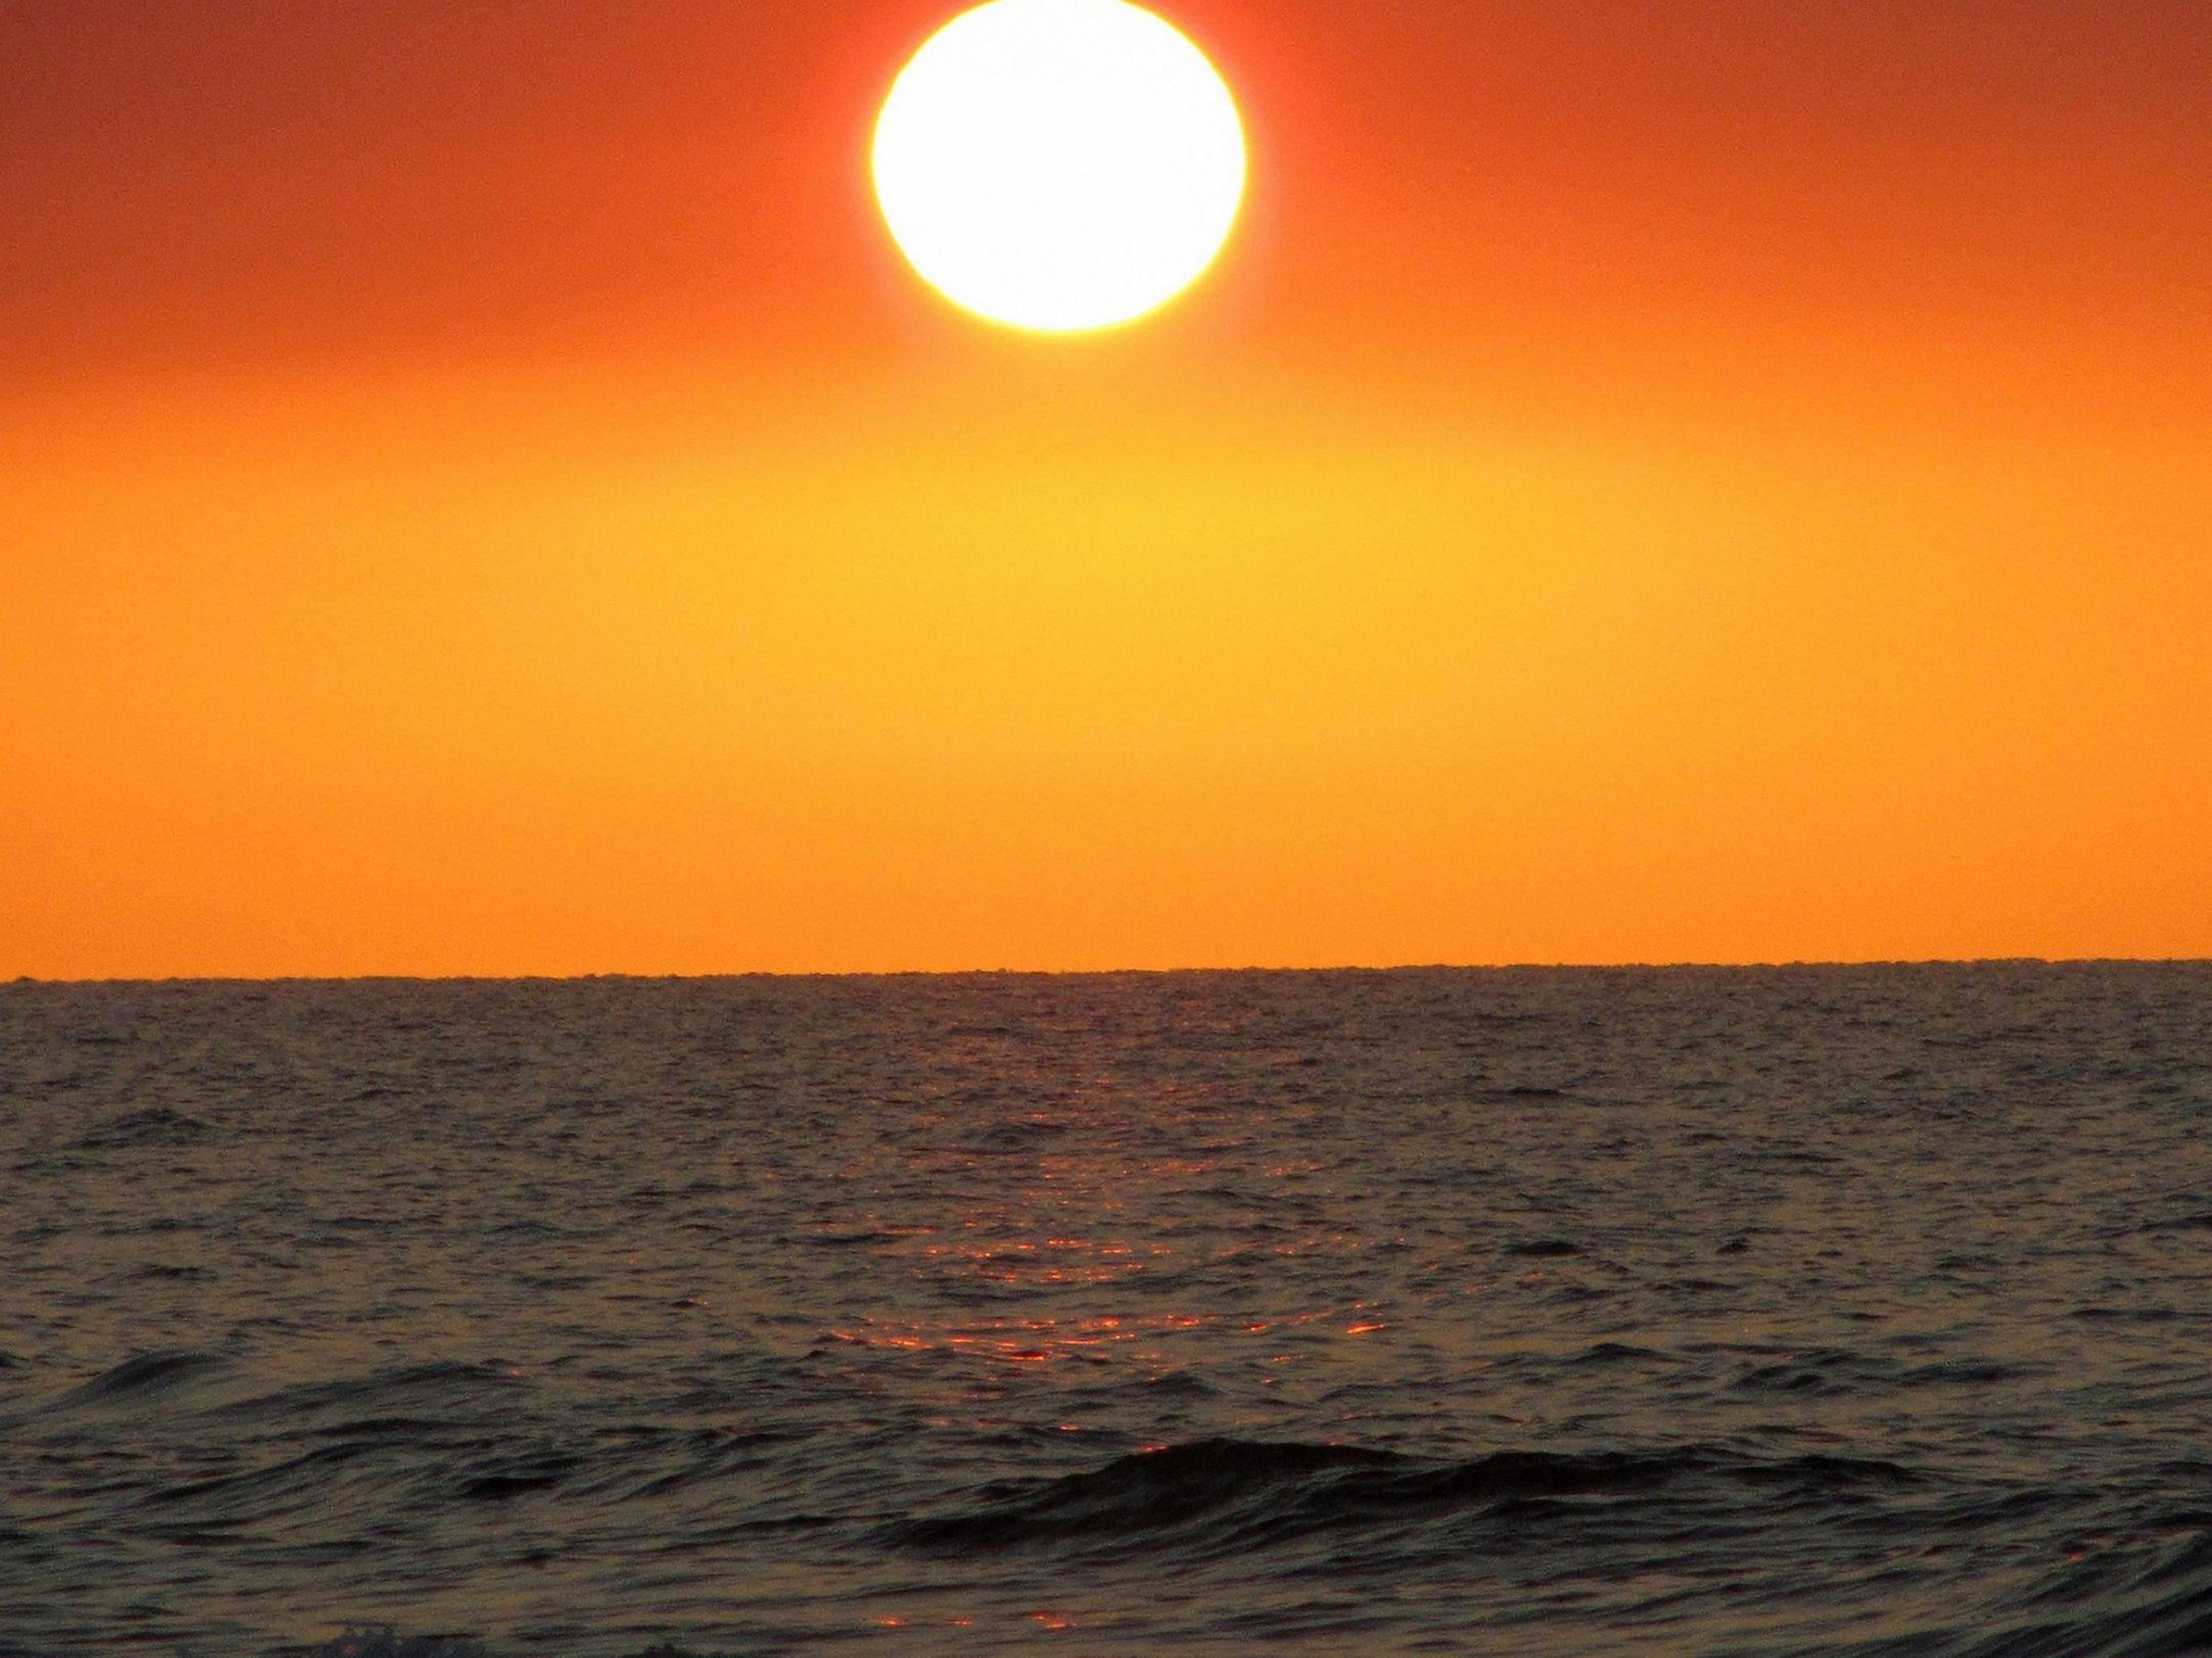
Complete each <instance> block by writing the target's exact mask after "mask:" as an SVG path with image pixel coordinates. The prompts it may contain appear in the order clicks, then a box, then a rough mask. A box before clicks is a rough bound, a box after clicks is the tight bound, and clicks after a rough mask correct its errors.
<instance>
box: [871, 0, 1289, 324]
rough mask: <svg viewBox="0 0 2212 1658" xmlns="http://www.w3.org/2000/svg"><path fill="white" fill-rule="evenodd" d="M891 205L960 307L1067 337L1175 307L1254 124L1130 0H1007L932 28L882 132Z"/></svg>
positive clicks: (1220, 235)
mask: <svg viewBox="0 0 2212 1658" xmlns="http://www.w3.org/2000/svg"><path fill="white" fill-rule="evenodd" d="M874 165H875V179H876V195H877V198H878V200H879V201H880V202H881V203H882V204H883V210H884V218H885V219H886V220H887V221H888V222H889V223H890V230H891V234H892V236H893V238H894V239H895V240H896V241H897V243H898V245H899V247H900V250H901V251H902V252H904V253H905V254H906V256H907V258H908V259H909V260H910V261H912V262H913V264H914V266H915V269H916V270H919V271H920V272H921V275H922V276H924V277H925V278H926V279H927V281H928V282H930V284H931V285H932V286H933V287H935V288H938V289H939V291H940V292H942V293H943V294H945V295H946V296H947V297H948V298H950V299H951V300H952V301H955V302H956V303H957V304H959V305H962V306H964V307H967V308H968V309H969V310H970V311H975V312H978V313H981V314H982V315H983V316H986V317H988V318H991V319H994V320H996V321H999V322H1004V323H1011V324H1012V325H1016V326H1018V327H1022V328H1032V329H1040V330H1045V331H1054V332H1062V331H1074V330H1079V329H1089V328H1103V327H1106V326H1109V325H1112V324H1115V323H1120V322H1127V321H1128V320H1130V319H1132V318H1134V317H1139V316H1142V315H1143V314H1144V313H1146V312H1148V311H1151V310H1152V309H1154V308H1155V307H1158V306H1160V305H1162V304H1164V303H1165V302H1166V301H1168V300H1170V299H1172V298H1173V297H1174V296H1175V295H1177V294H1179V293H1181V292H1182V290H1183V289H1184V288H1187V287H1188V286H1189V285H1190V283H1191V282H1194V281H1195V280H1196V279H1197V277H1198V276H1199V275H1200V273H1201V272H1203V271H1204V270H1206V267H1207V266H1208V265H1209V264H1212V262H1213V258H1214V255H1215V254H1216V253H1218V252H1219V251H1220V248H1221V245H1222V243H1223V242H1224V241H1225V240H1226V239H1227V237H1228V234H1229V230H1230V227H1231V224H1233V223H1234V222H1235V221H1236V217H1237V206H1238V203H1240V202H1241V201H1242V199H1243V193H1244V172H1245V164H1244V132H1243V125H1242V124H1241V123H1240V122H1239V120H1238V119H1237V106H1236V102H1235V100H1233V99H1232V98H1231V96H1230V93H1229V88H1227V86H1225V84H1224V83H1223V82H1222V79H1221V76H1219V75H1218V74H1217V73H1216V72H1215V70H1214V68H1213V65H1212V64H1210V63H1208V62H1207V61H1206V57H1205V55H1204V54H1203V53H1202V52H1200V51H1199V49H1198V48H1197V47H1196V46H1193V45H1192V44H1191V43H1190V41H1189V40H1188V39H1185V38H1184V37H1183V36H1182V34H1181V33H1178V32H1177V31H1176V29H1175V28H1173V27H1170V25H1169V24H1167V23H1165V22H1163V21H1161V20H1160V19H1159V18H1158V17H1156V16H1154V15H1152V13H1150V12H1148V11H1146V10H1144V9H1141V8H1140V7H1137V6H1133V5H1130V4H1128V3H1127V0H990V3H988V4H987V5H981V6H978V7H976V8H975V9H974V10H973V11H969V12H966V13H963V15H960V16H958V17H956V18H955V19H953V21H951V22H950V23H948V24H946V25H945V27H943V28H942V29H940V30H939V31H938V33H936V34H935V35H933V36H932V37H931V39H930V40H929V42H928V43H927V45H926V46H923V47H922V49H921V52H918V53H916V54H915V58H914V60H913V61H912V62H911V63H909V64H908V65H907V67H906V69H905V70H904V71H903V72H902V74H901V75H900V76H899V77H898V80H897V82H896V83H895V84H894V85H893V86H892V88H891V92H890V98H889V100H887V101H886V102H885V103H884V111H883V115H882V117H881V118H880V119H879V120H878V122H877V125H876V139H875V153H874Z"/></svg>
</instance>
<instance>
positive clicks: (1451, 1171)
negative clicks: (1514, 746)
mask: <svg viewBox="0 0 2212 1658" xmlns="http://www.w3.org/2000/svg"><path fill="white" fill-rule="evenodd" d="M2208 1127H2212V966H2208V965H2204V964H2172V965H2155V964H2148V965H2130V964H2105V963H2082V964H2069V965H2057V966H2049V965H2042V964H2034V963H1989V964H1978V965H1964V966H1893V967H1853V968H1811V967H1808V968H1776V969H1617V970H1614V969H1607V970H1581V969H1526V970H1519V969H1516V970H1498V971H1490V970H1482V971H1473V970H1467V971H1462V970H1445V969H1437V970H1407V971H1398V972H1377V973H1368V972H1346V973H1196V974H1177V975H1101V976H1065V977H1062V976H1019V975H980V976H957V977H899V978H854V979H816V980H807V979H727V980H685V981H648V980H617V979H609V980H586V981H512V982H498V981H470V982H440V983H418V982H403V981H375V982H355V983H317V982H284V983H268V984H246V983H167V984H139V985H123V984H118V985H94V986H60V985H46V984H33V983H19V984H16V985H14V986H8V987H0V1180H4V1185H0V1654H5V1655H9V1658H24V1655H35V1658H48V1655H62V1654H89V1653H100V1654H111V1653H137V1652H144V1653H149V1654H160V1655H163V1658H168V1655H173V1654H184V1655H195V1658H198V1655H205V1658H216V1655H224V1658H228V1655H241V1654H261V1653H284V1654H311V1653H321V1654H327V1655H338V1654H345V1653H350V1654H364V1655H365V1654H401V1653H404V1654H410V1655H423V1658H428V1655H454V1654H460V1653H465V1652H475V1651H479V1650H480V1651H482V1652H483V1653H486V1654H490V1655H499V1658H508V1655H513V1658H520V1655H546V1658H629V1655H635V1654H638V1653H641V1652H645V1651H647V1650H651V1649H659V1650H661V1651H662V1652H664V1653H665V1652H668V1651H670V1650H671V1649H672V1650H673V1651H675V1652H678V1653H684V1654H695V1655H763V1654H771V1653H775V1654H788V1653H824V1654H835V1653H845V1652H855V1653H857V1652H867V1653H871V1654H881V1655H885V1658H893V1655H898V1654H902V1653H904V1654H930V1655H934V1654H969V1653H1002V1652H1025V1653H1026V1652H1037V1653H1057V1654H1066V1655H1077V1654H1080V1655H1093V1654H1096V1655H1133V1658H1134V1655H1155V1654H1194V1655H1195V1654H1221V1655H1227V1654H1240V1655H1241V1654H1251V1653H1270V1654H1282V1655H1306V1654H1316V1655H1318V1654H1346V1653H1352V1654H1362V1655H1382V1654H1395V1653H1416V1652H1419V1653H1448V1654H1456V1653H1469V1654H1498V1655H1538V1654H1541V1655H1576V1658H1583V1655H1609V1654H1735V1655H1751V1654H1761V1655H1768V1654H1771V1655H1797V1654H1823V1655H1844V1654H1850V1655H1866V1658H1873V1655H1895V1658H1906V1655H1911V1658H1936V1655H1982V1658H2014V1655H2069V1658H2070V1655H2084V1658H2087V1655H2110V1658H2175V1655H2182V1654H2186V1653H2192V1652H2205V1653H2212V1155H2208V1151H2207V1149H2206V1148H2207V1130H2208Z"/></svg>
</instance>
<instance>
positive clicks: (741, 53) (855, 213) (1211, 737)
mask: <svg viewBox="0 0 2212 1658" xmlns="http://www.w3.org/2000/svg"><path fill="white" fill-rule="evenodd" d="M1160 9H1161V10H1162V11H1163V13H1164V15H1167V16H1169V17H1170V19H1171V20H1172V21H1175V22H1176V23H1177V24H1178V25H1179V26H1180V27H1183V28H1184V29H1185V30H1186V31H1187V32H1188V33H1190V34H1191V35H1192V36H1193V38H1194V39H1196V40H1197V41H1198V42H1199V43H1200V45H1201V46H1204V47H1205V48H1206V50H1207V51H1208V52H1209V53H1210V54H1211V55H1212V57H1213V58H1214V60H1215V62H1216V63H1217V64H1218V66H1219V67H1220V68H1221V70H1223V72H1224V73H1225V76H1227V78H1228V79H1229V81H1230V83H1231V86H1232V87H1233V88H1235V90H1236V92H1237V96H1238V98H1239V100H1240V103H1241V105H1242V107H1243V116H1244V118H1245V122H1246V125H1247V127H1248V130H1249V133H1250V136H1251V140H1252V145H1253V156H1252V163H1253V179H1252V194H1251V196H1250V198H1249V203H1248V206H1247V212H1246V216H1245V220H1244V222H1243V224H1242V226H1241V227H1240V228H1239V229H1238V231H1237V233H1236V234H1235V235H1234V236H1233V238H1232V240H1231V243H1230V245H1229V246H1228V248H1227V250H1226V251H1225V254H1224V255H1223V258H1222V259H1221V260H1220V262H1219V264H1218V265H1217V267H1216V269H1215V270H1213V272H1212V273H1211V274H1210V275H1209V276H1207V277H1206V279H1205V280H1204V281H1203V282H1201V283H1200V285H1199V287H1197V288H1195V289H1194V290H1193V291H1192V292H1191V293H1190V294H1189V295H1187V296H1185V297H1184V298H1183V299H1182V301H1178V302H1177V303H1176V305H1175V306H1173V307H1170V309H1169V310H1168V311H1166V312H1164V313H1160V314H1159V315H1158V316H1157V317H1155V318H1153V319H1150V320H1148V321H1146V322H1144V323H1141V324H1139V325H1137V326H1135V327H1133V328H1131V329H1128V330H1126V331H1118V332H1115V333H1111V334H1108V335H1103V336H1098V337H1082V338H1073V339H1060V340H1040V339H1037V338H1035V337H1024V336H1018V335H1014V334H1010V333H1006V332H1003V331H994V330H992V329H990V328H988V327H987V326H986V325H981V324H979V323H978V322H976V321H975V319H972V318H969V317H967V316H965V315H963V313H958V312H957V311H956V310H954V309H953V308H952V307H950V306H948V305H946V304H945V303H944V302H943V301H940V300H939V299H937V298H936V297H935V296H934V295H932V294H931V293H930V292H929V291H928V290H927V289H926V288H923V287H922V286H921V284H920V282H918V281H917V280H916V279H915V277H914V276H912V274H911V273H910V272H909V271H908V270H907V269H906V267H905V266H904V265H903V264H902V262H901V261H900V259H899V258H898V256H897V254H896V251H895V250H894V249H893V247H892V246H891V245H890V240H889V238H888V236H887V234H885V233H884V229H883V228H882V225H881V223H880V221H879V219H878V216H877V215H876V212H875V210H874V206H873V203H872V200H871V199H870V197H869V194H868V191H867V180H866V149H867V142H868V137H869V132H870V128H871V125H872V121H873V118H874V115H875V112H876V109H877V107H878V104H879V103H880V100H881V98H882V96H883V94H884V91H885V90H886V89H887V88H888V87H889V85H890V80H891V77H892V76H894V75H895V74H896V71H897V70H898V68H899V66H900V65H901V64H902V62H903V61H904V60H905V58H906V57H907V56H908V54H910V53H911V52H912V51H913V50H914V49H915V47H916V46H918V45H919V44H920V43H921V40H922V39H925V38H926V37H927V34H928V33H930V32H931V31H932V30H933V28H934V27H936V26H937V25H939V23H941V22H943V21H945V20H946V18H947V17H949V16H950V15H951V14H952V12H954V11H955V10H957V5H951V6H948V5H930V4H921V3H915V0H880V3H878V0H869V3H865V4H853V5H839V6H823V5H821V4H818V3H814V0H806V3H798V0H752V3H749V4H746V5H744V6H735V5H728V4H723V3H713V4H708V3H696V4H695V3H686V0H656V3H654V4H653V5H651V6H637V5H635V4H614V3H605V4H597V3H575V4H568V5H563V6H562V7H560V8H558V9H546V8H541V7H538V6H536V5H528V4H523V3H519V0H516V3H485V0H476V3H463V0H446V3H438V4H433V3H428V0H415V3H397V0H374V3H373V0H362V3H350V4H338V3H335V0H331V3H314V0H309V3H301V4H292V5H280V4H278V3H276V0H267V3H263V4H242V3H232V0H205V3H201V4H196V5H193V6H190V7H175V6H169V5H164V4H157V3H153V0H143V3H122V0H71V3H69V4H62V3H58V0H18V3H14V4H9V3H6V0H0V179H4V180H5V181H6V184H5V194H4V197H0V204H3V205H4V210H0V479H4V480H5V487H4V489H0V974H16V973H28V974H33V975H52V976H106V975H131V976H137V975H156V976H158V975H292V974H359V973H430V974H446V973H480V974H515V973H575V972H593V971H623V972H647V973H657V972H722V971H747V970H758V969H766V970H842V969H869V970H873V969H960V968H994V967H1017V968H1110V967H1164V966H1197V965H1284V966H1297V965H1323V964H1340V963H1367V964H1384V963H1406V962H1423V963H1426V962H1440V961H1449V962H1471V963H1480V962H1504V961H1545V962H1549V961H1606V962H1616V961H1678V960H1705V961H1756V960H1787V959H1807V958H1819V959H1838V958H1849V959H1866V958H1890V957H1971V956H1992V955H1996V956H2009V955H2049V956H2084V955H2131V956H2160V955H2200V956H2201V955H2212V855H2208V853H2206V851H2205V848H2206V847H2212V717H2208V712H2207V711H2208V710H2212V651H2208V649H2207V642H2208V641H2212V488H2208V485H2207V483H2206V477H2207V476H2208V474H2212V304H2208V303H2207V295H2212V170H2208V169H2207V167H2206V166H2205V163H2204V157H2205V155H2207V154H2208V152H2212V93H2208V91H2207V88H2208V87H2212V28H2208V27H2206V26H2205V22H2204V19H2203V11H2202V8H2201V7H2197V6H2195V5H2193V4H2191V3H2186V0H2172V3H2150V0H2118V3H2109V0H2108V3H2102V4H2096V5H2091V4H2087V3H2083V4H2073V3H2056V0H2013V3H2007V4H2001V5H1991V4H1972V3H1960V4H1955V5H1946V6H1943V7H1941V8H1937V7H1931V6H1927V5H1924V4H1920V3H1913V4H1906V3H1886V0H1805V3H1799V4H1793V5H1789V6H1783V5H1778V4H1763V3H1762V4H1753V3H1748V0H1745V3H1734V4H1718V3H1711V0H1690V3H1685V4H1682V5H1678V6H1668V7H1665V8H1655V7H1651V6H1650V5H1648V4H1644V3H1628V0H1592V3H1586V4H1583V5H1579V6H1576V7H1572V8H1563V7H1559V6H1556V5H1552V4H1536V3H1528V4H1504V3H1495V4H1493V3H1447V0H1385V3H1380V4H1374V5H1363V6H1350V5H1342V4H1322V3H1317V0H1270V3H1267V4H1265V5H1262V4H1259V3H1255V0H1242V3H1237V0H1188V3H1187V4H1176V5H1172V6H1164V7H1162V8H1160ZM556 10H557V17H556V16H555V15H554V14H555V12H556Z"/></svg>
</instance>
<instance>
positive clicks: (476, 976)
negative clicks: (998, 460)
mask: <svg viewBox="0 0 2212 1658" xmlns="http://www.w3.org/2000/svg"><path fill="white" fill-rule="evenodd" d="M1946 967H1950V968H1960V967H2043V968H2062V967H2212V956H1919V957H1832V958H1817V957H1797V958H1792V959H1789V960H1780V959H1776V960H1769V961H1753V962H1715V961H1696V960H1682V961H1669V962H1656V961H1618V962H1536V961H1521V962H1399V963H1389V964H1387V965H1383V966H1376V965H1373V964H1361V963H1340V964H1336V965H1332V966H1325V967H1268V966H1259V965H1249V966H1243V967H1111V968H1018V967H976V968H881V969H822V970H818V971H811V972H809V971H803V970H791V969H732V970H731V971H727V972H719V973H712V972H710V973H637V972H625V971H612V972H586V973H278V974H221V973H213V974H167V975H147V974H141V975H131V974H117V975H88V976H84V977H70V976H65V975H51V976H50V975H43V974H35V973H22V974H17V975H15V976H13V977H12V978H9V979H4V980H0V990H7V989H17V988H21V987H25V986H40V987H45V986H52V987H99V986H115V987H123V986H140V985H371V984H410V985H473V984H597V983H606V982H616V983H624V982H627V983H635V984H668V983H699V984H713V983H720V982H725V981H734V980H756V979H763V980H821V979H834V980H848V979H849V980H866V979H1137V978H1151V979H1169V978H1198V977H1225V976H1228V975H1239V976H1250V975H1263V974H1264V975H1280V976H1286V977H1287V976H1291V975H1306V976H1314V977H1318V976H1322V975H1351V974H1364V975H1374V976H1380V975H1385V974H1414V973H1498V974H1504V973H1694V972H1703V973H1778V972H1788V971H1793V970H1807V969H1830V970H1833V969H1874V968H1946Z"/></svg>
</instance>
